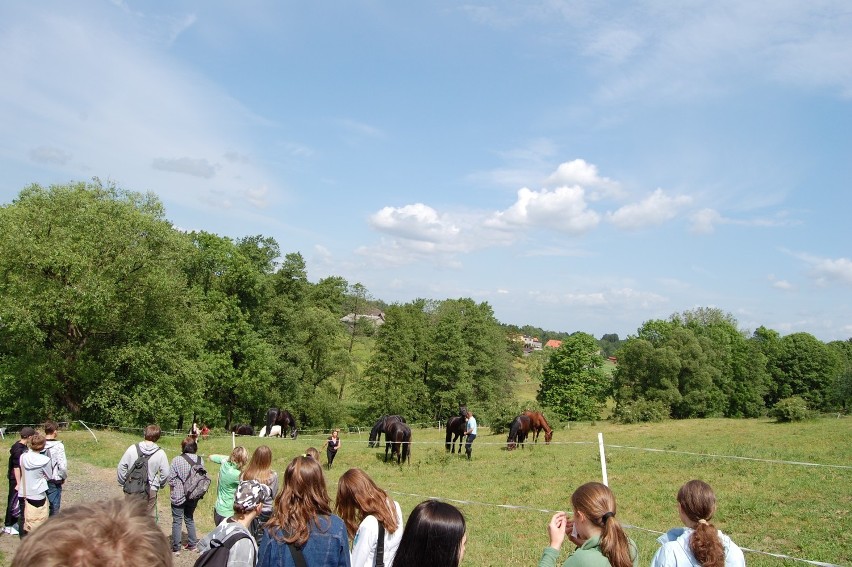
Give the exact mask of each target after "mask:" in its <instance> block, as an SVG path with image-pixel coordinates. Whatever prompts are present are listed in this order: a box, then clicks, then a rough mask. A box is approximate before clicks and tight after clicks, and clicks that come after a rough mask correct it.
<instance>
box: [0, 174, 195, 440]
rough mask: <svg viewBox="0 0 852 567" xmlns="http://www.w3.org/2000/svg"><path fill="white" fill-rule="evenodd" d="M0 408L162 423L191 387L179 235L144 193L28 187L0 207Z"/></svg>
mask: <svg viewBox="0 0 852 567" xmlns="http://www.w3.org/2000/svg"><path fill="white" fill-rule="evenodd" d="M0 250H2V251H3V252H2V254H0V321H2V325H0V345H2V346H0V392H1V393H0V406H2V407H5V408H6V412H8V413H7V415H8V416H10V417H11V416H15V417H18V418H20V419H23V420H27V421H30V420H35V419H39V420H40V419H43V417H44V416H45V415H52V416H55V417H59V418H64V417H70V418H84V419H85V418H87V419H94V420H108V421H118V422H121V423H136V424H140V423H146V422H150V421H152V420H155V419H156V420H157V421H158V422H160V423H169V422H174V420H176V419H177V417H178V416H179V415H180V414H181V413H182V412H183V410H184V409H185V408H186V406H187V403H188V402H187V400H189V399H190V398H191V394H192V393H193V392H197V391H199V387H200V380H201V372H200V371H199V365H198V361H199V360H200V359H201V356H200V355H201V351H200V347H201V343H200V342H199V341H198V340H197V338H196V336H195V333H194V327H195V324H196V323H197V322H198V318H199V315H198V313H197V311H196V309H195V308H194V307H195V298H193V297H192V295H191V294H190V293H188V290H187V287H186V282H185V278H184V274H183V271H182V269H181V265H182V261H183V258H185V257H186V256H187V255H188V254H189V241H188V239H187V238H186V237H185V236H184V235H182V234H181V233H179V232H178V231H176V230H174V229H173V228H172V226H171V224H170V223H169V222H167V221H166V220H165V219H164V215H163V208H162V205H161V204H160V202H159V201H158V200H157V199H156V198H155V197H154V196H153V195H152V194H150V193H149V194H140V193H132V192H128V191H124V190H121V189H119V188H117V187H116V186H114V185H111V184H106V185H105V184H102V183H100V181H98V180H95V181H94V182H93V183H90V184H85V183H75V184H69V185H54V186H51V187H50V188H43V187H41V186H39V185H32V186H30V187H28V188H26V189H24V190H23V191H21V193H20V194H19V196H18V197H17V198H16V199H15V200H14V201H13V202H12V203H11V204H10V205H7V206H4V207H2V208H0Z"/></svg>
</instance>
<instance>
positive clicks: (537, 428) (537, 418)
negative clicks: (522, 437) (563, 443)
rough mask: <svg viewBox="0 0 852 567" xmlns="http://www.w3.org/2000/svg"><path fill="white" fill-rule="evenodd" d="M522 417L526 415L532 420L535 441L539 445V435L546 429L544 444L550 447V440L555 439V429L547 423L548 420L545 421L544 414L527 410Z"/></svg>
mask: <svg viewBox="0 0 852 567" xmlns="http://www.w3.org/2000/svg"><path fill="white" fill-rule="evenodd" d="M521 415H525V416H527V417H528V418H530V423H531V425H532V429H533V441H535V442H536V443H538V434H539V433H541V430H542V429H544V442H545V443H546V444H548V445H550V440H551V439H553V429H551V428H550V424H549V423H547V420H546V419H544V414H543V413H541V412H540V411H531V410H526V411H525V412H524V413H523V414H521Z"/></svg>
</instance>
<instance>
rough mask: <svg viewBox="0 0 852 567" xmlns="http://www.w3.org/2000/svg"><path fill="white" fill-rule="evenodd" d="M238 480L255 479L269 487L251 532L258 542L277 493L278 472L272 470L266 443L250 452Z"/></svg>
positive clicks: (270, 452) (270, 456) (269, 450)
mask: <svg viewBox="0 0 852 567" xmlns="http://www.w3.org/2000/svg"><path fill="white" fill-rule="evenodd" d="M240 480H256V481H258V482H260V483H262V484H265V485H266V486H268V487H269V495H268V496H267V498H265V499H264V501H263V508H262V509H261V511H260V514H258V516H257V518H255V519H254V522H253V524H252V532H253V533H254V537H255V539H256V540H257V542H258V543H260V536H261V534H262V532H263V524H264V523H266V521H267V520H268V519H269V518H270V516H271V515H272V505H273V499H274V498H275V495H276V494H277V493H278V473H277V472H275V471H274V470H272V449H270V448H269V447H268V446H266V445H260V446H259V447H258V448H257V449H255V450H254V452H253V453H252V454H251V460H249V462H248V464H247V465H246V466H245V468H244V469H243V472H242V474H241V475H240Z"/></svg>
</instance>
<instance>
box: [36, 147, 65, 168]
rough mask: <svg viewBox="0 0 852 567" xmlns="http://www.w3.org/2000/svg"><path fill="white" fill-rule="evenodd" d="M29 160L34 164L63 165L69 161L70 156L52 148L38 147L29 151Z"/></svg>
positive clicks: (63, 151) (61, 150)
mask: <svg viewBox="0 0 852 567" xmlns="http://www.w3.org/2000/svg"><path fill="white" fill-rule="evenodd" d="M29 155H30V159H31V160H33V161H34V162H36V163H44V164H48V165H65V164H66V163H68V160H70V159H71V157H72V156H71V154H69V153H68V152H66V151H65V150H63V149H60V148H56V147H53V146H39V147H37V148H33V149H31V150H30V154H29Z"/></svg>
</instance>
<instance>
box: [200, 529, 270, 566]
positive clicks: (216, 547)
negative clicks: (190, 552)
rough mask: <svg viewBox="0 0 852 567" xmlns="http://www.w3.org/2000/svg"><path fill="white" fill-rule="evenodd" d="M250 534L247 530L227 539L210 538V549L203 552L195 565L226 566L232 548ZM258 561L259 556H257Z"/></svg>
mask: <svg viewBox="0 0 852 567" xmlns="http://www.w3.org/2000/svg"><path fill="white" fill-rule="evenodd" d="M248 537H249V535H248V534H247V533H245V532H237V533H235V534H234V535H232V536H231V537H229V538H228V539H226V540H225V541H221V540H218V539H212V540H210V549H208V550H207V551H205V552H204V553H202V554H201V557H199V558H198V559H196V560H195V565H194V567H226V566H227V565H228V558H229V556H230V555H231V548H232V547H234V544H235V543H237V542H238V541H240V540H241V539H246V538H248ZM255 561H257V557H255Z"/></svg>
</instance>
